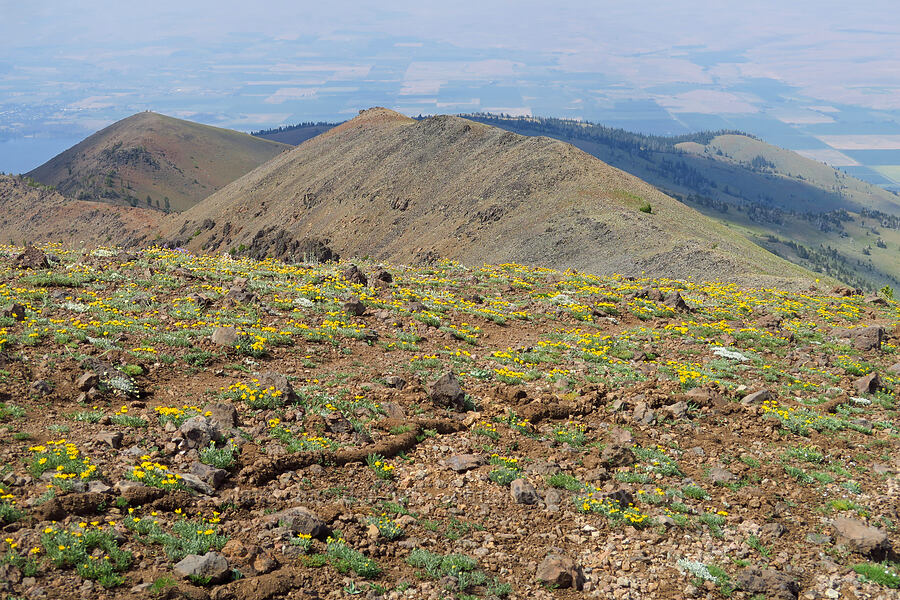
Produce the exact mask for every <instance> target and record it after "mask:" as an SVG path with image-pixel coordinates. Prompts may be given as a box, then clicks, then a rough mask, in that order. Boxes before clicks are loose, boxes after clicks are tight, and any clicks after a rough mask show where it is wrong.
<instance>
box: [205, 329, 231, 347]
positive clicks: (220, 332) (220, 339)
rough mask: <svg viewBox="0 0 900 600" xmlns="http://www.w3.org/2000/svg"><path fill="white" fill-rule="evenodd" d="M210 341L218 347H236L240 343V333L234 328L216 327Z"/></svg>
mask: <svg viewBox="0 0 900 600" xmlns="http://www.w3.org/2000/svg"><path fill="white" fill-rule="evenodd" d="M209 339H210V341H211V342H212V343H213V344H215V345H217V346H234V345H235V344H236V343H237V341H238V332H237V329H235V328H234V327H216V328H215V330H214V331H213V332H212V335H211V336H210V338H209Z"/></svg>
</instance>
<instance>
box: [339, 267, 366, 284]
mask: <svg viewBox="0 0 900 600" xmlns="http://www.w3.org/2000/svg"><path fill="white" fill-rule="evenodd" d="M341 275H343V277H344V279H346V280H347V281H348V282H350V283H356V284H359V285H368V284H369V280H368V279H366V276H365V274H363V272H362V271H360V270H359V267H357V266H356V265H350V266H349V267H348V268H347V269H345V270H344V272H343V273H341Z"/></svg>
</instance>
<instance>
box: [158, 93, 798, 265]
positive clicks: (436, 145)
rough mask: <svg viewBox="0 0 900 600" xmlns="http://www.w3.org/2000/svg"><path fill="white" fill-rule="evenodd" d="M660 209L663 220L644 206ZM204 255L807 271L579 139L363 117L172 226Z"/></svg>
mask: <svg viewBox="0 0 900 600" xmlns="http://www.w3.org/2000/svg"><path fill="white" fill-rule="evenodd" d="M646 204H649V206H650V207H652V214H647V213H645V212H641V211H640V210H639V208H640V207H641V206H644V205H646ZM162 233H163V235H164V237H167V238H168V239H169V240H171V241H172V242H174V243H178V244H181V245H186V246H187V247H189V248H191V249H195V250H206V251H236V252H240V251H245V250H246V251H248V252H249V253H250V254H252V255H254V256H262V255H265V254H269V255H273V256H279V257H292V258H300V257H299V256H296V255H295V256H291V255H292V253H293V254H297V253H298V250H299V249H302V248H307V247H308V242H309V241H310V240H322V241H327V243H328V244H329V245H330V246H331V248H332V249H333V250H334V251H336V252H337V253H339V254H341V255H342V256H353V255H370V256H375V257H378V258H383V259H390V260H393V261H406V262H410V261H416V260H422V259H427V258H429V257H436V256H442V257H448V258H452V259H457V260H459V261H461V262H463V263H467V264H481V263H482V262H505V261H515V262H522V263H528V264H537V265H545V266H551V267H561V268H575V269H581V270H588V271H592V272H613V271H615V272H620V273H625V274H640V273H641V272H644V271H645V272H646V274H647V275H651V274H652V275H659V276H669V275H671V276H676V275H677V276H683V277H686V276H697V277H705V278H715V277H722V278H735V277H742V276H760V275H762V276H776V275H777V276H784V277H798V276H799V277H804V276H806V275H808V272H806V271H804V270H802V269H800V268H798V267H795V266H794V265H791V264H789V263H787V262H785V261H783V260H781V259H778V258H777V257H775V256H773V255H771V254H769V253H768V252H766V251H763V250H761V249H760V248H758V247H756V246H755V245H753V244H751V243H750V242H748V241H747V240H745V239H743V238H741V237H739V236H735V235H732V234H731V232H729V230H728V229H727V228H726V227H723V226H722V225H719V224H716V223H714V222H713V221H712V220H710V219H708V218H705V217H703V216H702V215H701V214H699V213H697V212H695V211H694V210H692V209H690V208H686V207H685V206H684V205H683V204H681V203H679V202H677V201H675V200H673V199H671V198H669V197H667V196H665V195H664V194H662V193H660V192H659V191H658V190H656V189H655V188H654V187H653V186H651V185H649V184H647V183H645V182H643V181H641V180H639V179H637V178H636V177H633V176H631V175H628V174H626V173H624V172H622V171H619V170H618V169H615V168H612V167H610V166H609V165H607V164H605V163H603V162H601V161H599V160H597V159H596V158H594V157H592V156H590V155H588V154H586V153H585V152H583V151H581V150H579V149H577V148H574V147H573V146H570V145H568V144H565V143H562V142H559V141H556V140H551V139H548V138H533V137H523V136H520V135H516V134H513V133H510V132H505V131H503V130H500V129H497V128H494V127H490V126H486V125H483V124H479V123H474V122H471V121H468V120H465V119H461V118H458V117H449V116H440V117H433V118H430V119H426V120H423V121H414V120H412V119H408V118H406V117H403V116H401V115H399V114H397V113H394V112H392V111H389V110H386V109H371V110H369V111H364V112H363V113H362V114H361V115H360V116H359V117H357V118H356V119H353V120H352V121H349V122H347V123H344V124H342V125H340V126H338V127H336V128H334V129H332V130H330V131H328V132H326V133H325V134H323V135H320V136H318V137H316V138H313V139H312V140H309V141H307V142H305V143H304V144H302V145H301V146H299V147H298V148H296V149H295V150H293V151H292V152H290V153H287V154H283V155H281V156H279V157H277V158H275V159H273V160H272V161H270V162H269V163H267V164H266V165H264V166H263V167H261V168H259V169H256V170H255V171H253V172H251V173H249V174H248V175H246V176H245V177H243V178H241V179H239V180H237V181H235V182H234V183H232V184H231V185H229V186H227V187H225V188H223V189H222V190H220V191H219V192H217V193H216V194H213V195H212V196H210V197H209V198H207V199H206V200H204V201H203V202H202V203H200V204H199V205H197V206H196V207H194V208H193V209H191V210H189V211H187V212H186V213H184V214H183V215H179V216H177V217H173V218H170V219H169V220H168V221H167V223H166V224H165V225H164V227H163V231H162Z"/></svg>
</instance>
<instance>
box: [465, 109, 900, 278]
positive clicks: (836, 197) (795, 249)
mask: <svg viewBox="0 0 900 600" xmlns="http://www.w3.org/2000/svg"><path fill="white" fill-rule="evenodd" d="M466 118H468V119H471V120H474V121H477V122H480V123H486V124H490V125H494V126H497V127H501V128H503V129H506V130H508V131H513V132H516V133H520V134H523V135H544V136H549V137H553V138H555V139H559V140H562V141H566V142H569V143H571V144H573V145H575V146H577V147H579V148H581V149H583V150H584V151H586V152H588V153H590V154H592V155H594V156H596V157H598V158H600V159H601V160H603V161H604V162H607V163H609V164H611V165H613V166H615V167H618V168H620V169H622V170H624V171H627V172H629V173H632V174H633V175H636V176H637V177H640V178H641V179H643V180H645V181H647V182H649V183H652V184H653V185H655V186H656V187H658V188H659V189H660V190H662V191H664V192H665V193H667V194H669V195H671V196H673V197H675V198H676V199H678V200H681V201H682V202H684V203H685V204H687V205H689V206H692V207H694V208H696V209H697V210H699V211H701V212H703V213H704V214H706V215H708V216H711V217H713V218H715V219H717V220H720V221H722V222H723V223H726V224H728V225H729V226H730V227H731V228H732V229H733V230H734V231H735V232H736V233H739V234H741V235H743V236H746V237H747V238H748V239H750V240H752V241H753V242H754V243H756V244H758V245H760V246H762V247H765V248H767V249H769V250H771V251H773V252H776V253H777V254H779V255H781V256H784V257H785V258H788V259H789V260H791V261H792V262H795V263H797V264H800V265H803V266H804V267H807V268H809V269H812V270H814V271H817V272H820V273H825V274H828V275H831V276H834V277H837V278H839V279H841V280H843V281H845V282H847V283H850V284H852V285H856V286H860V287H868V288H873V287H880V286H882V285H885V284H889V285H892V286H896V285H900V260H898V259H900V197H898V196H897V195H896V194H894V193H893V192H889V191H887V190H884V189H882V188H880V187H878V186H875V185H871V184H869V183H866V182H864V181H860V180H859V179H856V178H854V177H852V176H850V175H848V174H846V173H844V172H842V171H838V170H835V169H833V168H831V167H829V166H828V165H825V164H823V163H820V162H816V161H813V160H810V159H808V158H805V157H803V156H800V155H799V154H797V153H795V152H792V151H790V150H785V149H783V148H778V147H776V146H772V145H770V144H766V143H765V142H762V141H761V140H758V139H756V138H754V137H752V136H749V135H746V134H741V133H740V132H730V131H723V132H702V133H698V134H690V135H684V136H678V137H657V136H645V135H640V134H635V133H631V132H628V131H624V130H621V129H612V128H609V127H603V126H602V125H596V124H592V123H584V122H580V121H571V120H565V119H552V118H536V117H497V116H491V115H483V114H478V115H466Z"/></svg>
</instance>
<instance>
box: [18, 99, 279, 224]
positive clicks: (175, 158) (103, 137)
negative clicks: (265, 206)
mask: <svg viewBox="0 0 900 600" xmlns="http://www.w3.org/2000/svg"><path fill="white" fill-rule="evenodd" d="M288 148H289V146H285V145H283V144H279V143H276V142H271V141H268V140H263V139H259V138H255V137H253V136H250V135H247V134H245V133H240V132H237V131H231V130H229V129H221V128H218V127H210V126H208V125H201V124H199V123H192V122H190V121H183V120H181V119H175V118H172V117H167V116H164V115H160V114H157V113H152V112H142V113H138V114H136V115H132V116H130V117H128V118H127V119H123V120H121V121H118V122H116V123H113V124H112V125H110V126H109V127H107V128H105V129H103V130H101V131H98V132H97V133H95V134H94V135H92V136H90V137H88V138H87V139H85V140H84V141H82V142H81V143H79V144H77V145H75V146H73V147H72V148H69V149H68V150H66V151H65V152H63V153H61V154H59V155H58V156H56V157H54V158H52V159H50V160H49V161H48V162H46V163H44V164H43V165H41V166H40V167H38V168H36V169H34V170H33V171H31V172H30V173H28V174H27V175H28V176H29V177H32V178H34V179H35V180H37V181H39V182H41V183H44V184H47V185H52V186H55V187H56V188H57V189H58V190H59V191H60V192H61V193H62V194H63V195H66V196H69V197H71V198H76V199H79V200H99V201H102V202H108V203H111V204H126V205H131V206H140V207H143V208H154V209H159V210H172V211H182V210H186V209H187V208H190V207H191V206H193V205H194V204H196V203H197V202H198V201H200V200H202V199H203V198H205V197H206V196H208V195H209V194H211V193H213V192H214V191H216V190H218V189H219V188H221V187H222V186H224V185H226V184H228V183H230V182H232V181H234V180H235V179H237V178H238V177H240V176H241V175H243V174H245V173H247V172H248V171H250V170H251V169H254V168H256V167H258V166H259V165H261V164H262V163H264V162H266V161H267V160H269V159H271V158H272V157H274V156H276V155H278V154H280V153H281V152H283V151H285V150H287V149H288Z"/></svg>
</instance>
